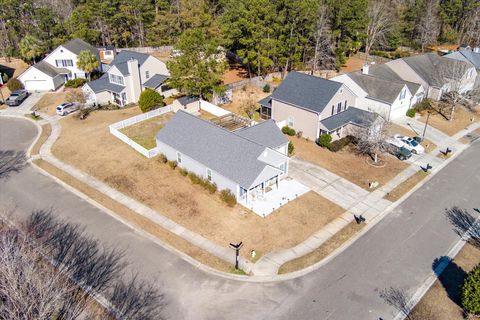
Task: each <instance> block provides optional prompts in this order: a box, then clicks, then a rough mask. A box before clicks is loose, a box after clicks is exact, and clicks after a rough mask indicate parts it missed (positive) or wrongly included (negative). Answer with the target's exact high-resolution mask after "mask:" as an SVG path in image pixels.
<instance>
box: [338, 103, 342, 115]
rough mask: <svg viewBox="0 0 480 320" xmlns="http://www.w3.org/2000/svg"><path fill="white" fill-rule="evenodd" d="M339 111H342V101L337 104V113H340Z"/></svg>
mask: <svg viewBox="0 0 480 320" xmlns="http://www.w3.org/2000/svg"><path fill="white" fill-rule="evenodd" d="M339 112H342V103H341V102H339V103H338V104H337V113H339Z"/></svg>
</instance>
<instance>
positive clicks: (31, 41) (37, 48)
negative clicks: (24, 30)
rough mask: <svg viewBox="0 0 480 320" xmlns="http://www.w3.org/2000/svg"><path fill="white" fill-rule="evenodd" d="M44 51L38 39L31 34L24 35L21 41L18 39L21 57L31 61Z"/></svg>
mask: <svg viewBox="0 0 480 320" xmlns="http://www.w3.org/2000/svg"><path fill="white" fill-rule="evenodd" d="M44 52H45V48H44V47H43V45H42V43H41V42H40V40H39V39H37V38H35V37H34V36H32V35H26V36H25V37H24V38H23V39H22V41H20V54H21V55H22V57H23V58H25V59H27V60H31V61H33V63H35V59H36V58H37V57H39V56H41V55H42V54H43V53H44Z"/></svg>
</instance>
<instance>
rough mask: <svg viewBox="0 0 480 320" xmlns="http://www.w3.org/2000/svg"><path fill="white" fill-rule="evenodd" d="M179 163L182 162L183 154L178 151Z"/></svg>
mask: <svg viewBox="0 0 480 320" xmlns="http://www.w3.org/2000/svg"><path fill="white" fill-rule="evenodd" d="M177 163H182V154H181V153H180V152H178V151H177Z"/></svg>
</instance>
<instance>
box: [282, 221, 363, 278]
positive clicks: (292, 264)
mask: <svg viewBox="0 0 480 320" xmlns="http://www.w3.org/2000/svg"><path fill="white" fill-rule="evenodd" d="M364 226H365V224H357V223H356V222H351V223H350V224H348V225H347V226H345V227H344V228H343V229H342V230H340V231H339V232H337V233H335V234H334V235H333V236H332V237H331V238H330V239H328V240H327V241H325V242H324V243H323V244H322V245H321V246H320V247H319V248H317V249H315V250H314V251H312V252H311V253H309V254H307V255H304V256H303V257H300V258H297V259H294V260H291V261H289V262H287V263H285V264H283V265H282V266H281V267H280V269H279V271H278V273H279V274H283V273H289V272H293V271H298V270H301V269H304V268H306V267H308V266H311V265H313V264H315V263H317V262H319V261H321V260H322V259H324V258H325V257H327V256H328V255H329V254H330V253H332V252H333V251H335V250H336V249H338V248H339V247H340V246H341V245H343V244H344V243H345V242H346V241H347V240H349V239H350V238H351V237H353V236H354V235H355V234H357V233H358V232H359V231H360V230H361V229H362V228H363V227H364Z"/></svg>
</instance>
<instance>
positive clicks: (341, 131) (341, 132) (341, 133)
mask: <svg viewBox="0 0 480 320" xmlns="http://www.w3.org/2000/svg"><path fill="white" fill-rule="evenodd" d="M343 128H344V127H341V128H340V137H339V138H341V137H342V135H343Z"/></svg>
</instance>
